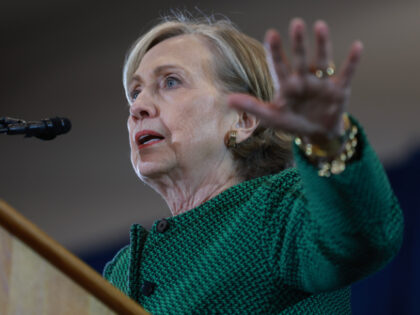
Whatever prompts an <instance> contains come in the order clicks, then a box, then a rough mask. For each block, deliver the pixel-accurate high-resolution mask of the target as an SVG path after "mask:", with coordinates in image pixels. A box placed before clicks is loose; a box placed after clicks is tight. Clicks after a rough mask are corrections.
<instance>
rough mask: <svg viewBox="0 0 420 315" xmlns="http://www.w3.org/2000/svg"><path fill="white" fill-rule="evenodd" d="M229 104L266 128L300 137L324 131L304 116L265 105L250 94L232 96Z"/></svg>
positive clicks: (229, 98)
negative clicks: (258, 119)
mask: <svg viewBox="0 0 420 315" xmlns="http://www.w3.org/2000/svg"><path fill="white" fill-rule="evenodd" d="M228 103H229V105H230V106H232V107H233V108H236V109H239V110H243V111H246V112H248V113H250V114H253V115H255V116H256V117H258V118H260V119H261V121H262V123H263V124H264V125H266V126H270V127H273V128H275V129H281V130H283V131H286V132H290V133H293V134H298V135H308V134H315V133H320V132H321V131H324V130H323V129H320V126H319V125H318V124H314V123H311V122H310V121H308V120H307V119H305V118H304V117H302V115H299V114H295V113H293V111H291V110H290V109H289V108H288V107H286V106H284V107H282V106H281V107H277V106H274V105H273V104H270V103H264V102H262V101H260V100H258V99H256V98H255V97H253V96H250V95H248V94H231V95H229V97H228Z"/></svg>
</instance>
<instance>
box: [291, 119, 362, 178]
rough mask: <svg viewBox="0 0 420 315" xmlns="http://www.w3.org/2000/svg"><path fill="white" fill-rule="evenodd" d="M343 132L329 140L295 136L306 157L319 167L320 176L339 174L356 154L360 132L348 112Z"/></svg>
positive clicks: (343, 123) (343, 124)
mask: <svg viewBox="0 0 420 315" xmlns="http://www.w3.org/2000/svg"><path fill="white" fill-rule="evenodd" d="M342 126H343V130H344V131H343V133H342V134H340V135H339V136H337V137H334V138H332V139H329V140H328V141H322V142H315V143H311V142H309V141H308V140H306V139H305V140H306V141H305V140H303V139H301V138H299V137H296V138H295V144H296V145H297V146H298V147H299V148H300V150H301V151H302V153H303V154H304V155H305V156H306V158H307V159H308V160H309V161H310V162H311V163H312V164H314V165H316V166H317V167H318V169H319V171H318V174H319V175H320V176H326V177H329V176H330V175H331V174H339V173H341V172H343V171H344V169H345V165H346V162H348V161H349V160H350V159H351V158H352V157H353V155H354V153H355V150H356V146H357V138H356V135H357V133H358V129H357V127H356V126H353V125H352V123H351V122H350V119H349V117H348V115H347V114H346V113H344V114H343V121H342Z"/></svg>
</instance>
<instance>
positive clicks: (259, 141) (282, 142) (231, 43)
mask: <svg viewBox="0 0 420 315" xmlns="http://www.w3.org/2000/svg"><path fill="white" fill-rule="evenodd" d="M180 35H197V36H200V37H201V38H203V39H204V40H205V41H206V43H207V44H208V45H210V47H211V48H212V51H213V52H214V61H216V62H214V67H215V69H214V73H215V77H216V79H217V81H218V82H217V83H218V84H219V85H220V87H221V88H222V89H224V90H226V91H228V92H239V93H248V94H251V95H253V96H255V97H257V98H258V99H261V100H263V101H266V102H267V101H270V100H272V98H273V95H274V86H273V80H272V77H271V74H270V70H269V67H268V65H267V61H266V55H265V50H264V48H263V46H262V45H261V43H259V42H258V41H257V40H255V39H253V38H251V37H249V36H247V35H245V34H244V33H242V32H240V31H239V30H238V28H237V27H235V26H234V25H233V24H232V23H231V22H230V21H229V20H227V19H226V18H224V19H221V20H215V19H214V18H190V17H186V16H185V15H182V14H177V15H174V16H171V17H166V18H165V19H164V20H163V21H161V22H160V23H159V24H157V25H156V26H154V27H153V28H152V29H151V30H149V31H148V32H147V33H146V34H144V35H143V36H141V37H140V38H139V39H138V40H137V41H136V42H135V43H134V45H133V46H132V48H131V49H130V51H129V53H128V55H127V58H126V61H125V64H124V70H123V84H124V89H125V93H126V97H127V99H128V100H129V101H130V100H131V97H130V91H129V89H128V85H129V83H130V80H131V79H132V77H133V74H134V72H135V71H136V70H137V68H138V66H139V65H140V62H141V60H142V58H143V57H144V55H145V54H146V52H147V51H149V50H150V49H151V48H152V47H153V46H155V45H157V44H158V43H160V42H162V41H164V40H165V39H168V38H171V37H175V36H180ZM231 152H232V155H233V158H234V159H235V161H236V162H237V163H236V164H237V169H236V171H237V175H238V176H240V177H241V178H243V179H244V180H248V179H251V178H256V177H260V176H264V175H268V174H273V173H278V172H280V171H282V170H283V169H285V168H287V167H290V166H291V165H292V154H291V138H290V137H289V136H288V135H286V134H284V133H282V132H279V131H277V132H276V131H275V130H273V129H270V128H265V127H262V126H259V127H257V129H256V130H255V131H254V133H253V134H252V135H251V136H250V137H249V138H248V139H246V140H245V141H243V142H241V143H239V144H237V146H236V147H235V148H231Z"/></svg>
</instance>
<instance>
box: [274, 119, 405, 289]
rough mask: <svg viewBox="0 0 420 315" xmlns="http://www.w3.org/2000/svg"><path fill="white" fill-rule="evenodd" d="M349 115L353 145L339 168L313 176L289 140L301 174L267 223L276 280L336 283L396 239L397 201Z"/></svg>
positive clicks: (372, 267)
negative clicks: (276, 218) (272, 222)
mask: <svg viewBox="0 0 420 315" xmlns="http://www.w3.org/2000/svg"><path fill="white" fill-rule="evenodd" d="M352 122H353V123H354V124H356V125H357V126H358V128H359V135H358V140H359V144H358V153H357V155H356V156H355V157H354V158H353V159H352V160H351V161H350V162H349V163H348V164H347V167H346V170H345V171H344V172H343V173H341V174H339V175H332V176H331V177H329V178H326V177H320V176H318V174H317V169H316V167H314V166H313V165H312V164H310V163H309V162H308V161H307V160H306V158H305V156H304V155H303V154H301V152H300V150H299V149H298V148H297V147H296V146H295V147H294V148H293V149H294V156H295V161H296V166H297V170H298V173H299V175H300V178H301V180H300V181H298V182H296V184H295V185H294V187H293V188H292V189H290V190H289V191H288V195H289V197H290V196H292V197H293V198H290V199H291V200H293V202H289V203H288V204H287V205H286V204H284V203H283V204H282V205H281V206H282V209H283V210H281V211H283V212H284V208H285V207H286V208H287V211H288V212H287V219H284V218H282V220H283V224H281V222H276V223H277V227H275V229H276V230H275V231H274V230H272V231H271V232H272V234H271V235H272V237H271V238H270V244H269V245H268V246H269V252H270V255H269V257H270V258H269V259H270V264H271V266H272V271H273V272H274V273H275V276H276V278H277V279H279V281H281V282H283V283H284V284H286V285H291V286H293V287H295V288H298V289H300V290H303V291H306V292H311V293H319V292H323V291H328V290H334V289H338V288H342V287H344V286H347V285H349V284H350V283H352V282H355V281H357V280H359V279H361V278H363V277H365V276H367V275H368V274H370V273H373V272H375V271H377V270H379V269H380V268H382V267H383V266H384V265H385V264H386V263H387V262H388V261H389V260H390V259H391V258H392V257H393V256H394V255H395V254H396V253H397V251H398V249H399V247H400V245H401V242H402V235H403V217H402V212H401V209H400V207H399V205H398V201H397V199H396V197H395V195H394V193H393V192H392V189H391V187H390V184H389V181H388V179H387V177H386V174H385V172H384V169H383V167H382V165H381V163H380V162H379V160H378V158H377V157H376V154H375V153H374V151H373V149H372V148H371V146H370V145H369V143H368V141H367V138H366V135H365V133H364V131H363V130H362V128H361V126H360V125H359V124H358V123H357V122H356V121H355V120H354V119H353V118H352ZM284 200H287V198H284ZM281 211H280V212H281ZM279 223H280V224H279Z"/></svg>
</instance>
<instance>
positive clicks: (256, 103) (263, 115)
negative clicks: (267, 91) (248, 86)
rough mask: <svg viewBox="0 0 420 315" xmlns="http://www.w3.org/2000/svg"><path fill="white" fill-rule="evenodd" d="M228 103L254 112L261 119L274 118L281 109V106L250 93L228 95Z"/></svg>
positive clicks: (239, 108)
mask: <svg viewBox="0 0 420 315" xmlns="http://www.w3.org/2000/svg"><path fill="white" fill-rule="evenodd" d="M228 104H229V106H231V107H232V108H235V109H238V110H243V111H245V112H248V113H251V114H254V115H255V116H257V117H258V118H260V119H263V120H267V119H270V118H271V119H273V116H277V113H278V112H280V111H281V106H279V107H278V106H275V105H273V104H270V103H264V102H263V101H261V100H259V99H257V98H255V97H254V96H251V95H248V94H239V93H234V94H230V95H229V96H228Z"/></svg>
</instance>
